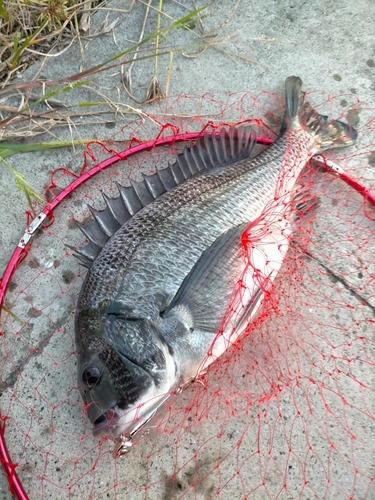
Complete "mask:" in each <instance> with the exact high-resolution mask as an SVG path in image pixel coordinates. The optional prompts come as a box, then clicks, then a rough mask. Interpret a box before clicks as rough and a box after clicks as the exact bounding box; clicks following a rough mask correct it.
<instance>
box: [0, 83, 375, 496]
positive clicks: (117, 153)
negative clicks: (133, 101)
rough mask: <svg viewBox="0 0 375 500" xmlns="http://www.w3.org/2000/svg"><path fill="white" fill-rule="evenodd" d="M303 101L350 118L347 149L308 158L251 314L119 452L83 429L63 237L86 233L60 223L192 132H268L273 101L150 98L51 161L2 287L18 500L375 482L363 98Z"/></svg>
mask: <svg viewBox="0 0 375 500" xmlns="http://www.w3.org/2000/svg"><path fill="white" fill-rule="evenodd" d="M309 99H310V100H312V101H313V103H314V104H315V105H316V106H315V107H316V109H317V110H318V111H319V112H320V113H322V114H326V115H329V116H330V117H332V118H339V119H344V120H345V119H346V120H348V121H349V122H350V124H352V125H353V126H355V127H356V128H357V129H358V143H357V145H356V146H355V147H354V148H351V149H343V150H341V151H337V150H336V151H333V152H330V153H329V154H327V155H324V157H325V158H326V159H330V160H332V161H334V162H335V163H336V164H337V165H339V166H340V168H341V169H342V170H343V172H344V173H342V174H341V175H340V174H338V173H333V172H332V171H327V168H325V167H324V160H321V162H320V165H318V164H316V163H315V164H313V163H312V164H311V165H308V166H307V167H306V168H305V170H304V172H303V174H302V176H301V179H300V181H299V184H298V191H299V193H300V198H299V199H298V198H297V200H296V201H293V203H296V204H297V205H296V208H297V214H299V216H298V218H297V221H296V223H295V225H296V229H295V231H294V233H293V235H292V236H291V241H290V247H289V250H288V252H287V254H286V256H285V260H284V262H283V265H282V267H281V270H280V272H279V274H278V275H277V278H276V280H275V282H274V285H273V287H272V288H271V289H270V290H267V293H266V296H265V300H264V302H263V305H262V307H261V310H260V313H259V315H258V316H257V317H256V319H255V320H254V321H252V322H251V324H250V325H249V327H248V328H247V330H246V332H245V333H244V334H243V335H242V337H241V338H240V339H239V340H238V341H237V342H236V343H235V344H234V345H232V346H230V347H229V349H228V351H227V352H226V353H225V354H223V356H222V357H220V358H219V359H218V360H217V361H216V362H215V363H214V364H212V365H211V366H210V368H209V370H208V372H207V373H206V374H205V375H204V376H203V377H202V378H201V383H198V382H196V383H193V384H191V385H190V386H189V387H187V388H186V389H185V390H184V391H183V392H182V393H181V394H177V395H174V396H173V397H171V398H170V399H169V400H168V401H167V402H166V403H165V405H164V406H163V407H162V408H160V410H159V411H158V413H157V415H156V416H155V417H154V418H153V419H152V420H151V421H150V423H149V425H148V427H147V428H145V429H143V430H142V431H140V432H139V433H138V434H137V437H136V439H135V442H134V446H133V447H132V449H131V451H130V453H129V454H128V455H126V456H123V457H119V458H114V457H113V447H114V443H113V442H112V441H110V440H104V441H98V440H97V439H96V438H94V437H93V436H92V434H91V423H90V422H89V421H88V419H87V417H86V416H85V412H84V405H83V402H82V400H81V397H80V394H79V392H78V389H77V382H76V370H77V366H76V364H77V363H76V354H75V343H74V311H75V306H76V301H77V296H78V293H79V290H80V288H81V286H82V283H83V279H84V276H85V273H86V270H85V268H84V267H82V266H81V265H80V264H79V263H78V262H77V260H76V259H75V258H74V257H73V256H72V253H73V251H72V250H71V249H70V248H69V247H68V246H67V245H70V246H72V247H76V246H79V245H81V244H83V242H84V238H83V236H82V233H81V232H80V231H79V230H78V228H77V227H76V225H75V223H74V219H78V220H79V221H84V220H88V218H89V216H90V213H89V211H88V209H87V204H90V205H92V206H94V207H95V208H99V209H101V208H104V201H103V198H102V194H101V193H102V192H104V193H106V194H107V195H109V196H117V187H116V182H119V183H120V184H126V183H127V181H128V180H129V178H133V179H135V180H137V179H138V180H139V178H140V177H139V175H140V172H141V171H142V172H144V173H150V172H152V171H153V170H154V169H155V166H156V165H158V166H162V165H165V166H167V165H168V162H172V161H173V158H174V155H175V154H176V153H177V152H179V151H181V150H182V147H183V146H184V144H185V143H186V140H188V139H189V138H192V137H195V136H194V135H191V136H190V135H188V134H193V133H197V132H198V133H200V132H202V130H204V129H206V130H209V131H215V130H216V129H217V127H219V126H221V125H222V124H238V123H242V122H246V123H249V122H252V123H253V124H254V127H255V128H256V130H257V135H258V136H259V137H263V138H264V139H265V140H263V143H267V142H270V141H271V140H273V139H275V138H276V137H277V134H276V131H277V130H278V128H279V127H280V123H281V117H282V112H283V109H282V100H281V99H280V98H279V96H277V95H275V94H269V93H265V92H258V93H256V92H251V93H250V92H249V93H236V94H234V95H231V96H229V97H228V96H223V95H215V94H209V95H205V96H203V97H186V96H183V97H181V96H180V97H178V98H176V99H169V100H168V102H167V103H166V102H165V101H160V102H158V103H156V104H153V105H152V106H150V107H149V108H148V109H147V110H146V111H145V112H144V113H142V114H140V115H139V116H138V117H137V118H136V119H135V120H134V121H132V122H131V123H129V124H128V125H127V126H126V127H124V129H123V130H122V131H121V133H120V134H118V135H117V136H116V137H115V138H114V140H112V141H110V142H107V143H106V144H91V145H89V147H88V148H87V150H86V153H85V156H84V161H82V157H80V158H78V159H77V158H75V159H74V160H72V162H71V163H70V164H68V165H66V166H64V167H63V168H60V169H58V170H57V171H56V172H55V173H54V174H53V176H52V179H51V181H50V182H49V184H48V189H47V201H48V202H49V203H50V205H49V206H48V207H47V209H45V210H44V213H45V214H47V216H46V218H45V219H44V221H43V224H42V225H40V226H39V227H38V228H37V229H35V230H33V228H32V229H31V231H33V236H32V238H31V239H30V241H26V242H25V243H26V246H25V248H24V249H22V248H20V247H19V248H18V249H17V250H16V252H15V254H14V256H13V258H12V260H11V261H10V263H9V266H8V268H7V270H6V272H5V274H4V277H3V280H2V288H1V291H2V293H3V294H5V300H4V305H5V307H6V309H3V310H2V314H1V338H0V344H1V351H0V367H1V379H2V380H1V385H0V390H1V397H0V411H1V434H2V441H1V449H0V453H1V460H2V463H3V467H4V469H5V471H6V473H7V475H8V478H9V487H10V489H11V491H12V492H14V493H15V495H16V496H17V497H18V498H22V499H24V498H30V499H41V498H42V499H51V498H74V499H78V498H79V499H81V498H82V499H94V498H95V499H99V498H100V499H102V498H103V499H104V498H117V499H123V498H131V499H138V498H139V499H143V498H150V499H151V498H152V499H155V498H158V499H171V498H176V499H177V498H180V499H182V498H183V499H209V498H222V499H224V498H225V499H226V498H236V499H237V498H238V499H240V498H248V499H250V498H251V499H258V498H259V499H264V498H270V499H276V498H278V499H290V498H301V499H312V498H319V499H322V498H327V499H341V498H342V499H359V498H361V499H370V498H373V497H374V496H375V485H374V479H375V470H374V468H375V459H374V456H375V436H374V427H375V422H374V420H375V394H374V373H375V339H374V328H375V285H374V283H375V280H374V275H375V264H374V263H375V208H374V206H373V205H372V203H373V202H374V198H373V197H371V192H372V193H374V189H375V170H374V165H375V149H374V148H375V140H374V137H375V131H374V123H373V118H372V117H373V110H372V109H369V108H367V107H366V106H365V105H364V104H363V103H360V102H358V100H357V99H356V98H355V97H354V96H340V97H336V98H332V97H328V98H327V96H322V95H320V94H317V93H313V94H311V95H310V96H309ZM119 141H120V142H119ZM121 141H122V142H121ZM127 141H129V142H127ZM145 141H148V142H147V143H146V145H145V144H144V142H145ZM163 141H164V143H165V145H164V146H163V145H160V144H162V143H163ZM261 142H262V141H261ZM121 151H122V152H121ZM126 151H127V152H126ZM322 165H323V166H322ZM328 170H329V169H328ZM94 173H95V175H94ZM71 183H73V184H71ZM67 186H70V187H69V188H68V190H66V189H65V188H67ZM371 202H372V203H371ZM301 207H302V208H301ZM36 225H38V224H36ZM15 230H16V228H15ZM25 239H26V240H27V239H28V237H27V235H26V237H25ZM21 261H22V262H21ZM249 262H250V261H249ZM13 271H14V272H13ZM12 273H13V274H12ZM10 278H11V279H10Z"/></svg>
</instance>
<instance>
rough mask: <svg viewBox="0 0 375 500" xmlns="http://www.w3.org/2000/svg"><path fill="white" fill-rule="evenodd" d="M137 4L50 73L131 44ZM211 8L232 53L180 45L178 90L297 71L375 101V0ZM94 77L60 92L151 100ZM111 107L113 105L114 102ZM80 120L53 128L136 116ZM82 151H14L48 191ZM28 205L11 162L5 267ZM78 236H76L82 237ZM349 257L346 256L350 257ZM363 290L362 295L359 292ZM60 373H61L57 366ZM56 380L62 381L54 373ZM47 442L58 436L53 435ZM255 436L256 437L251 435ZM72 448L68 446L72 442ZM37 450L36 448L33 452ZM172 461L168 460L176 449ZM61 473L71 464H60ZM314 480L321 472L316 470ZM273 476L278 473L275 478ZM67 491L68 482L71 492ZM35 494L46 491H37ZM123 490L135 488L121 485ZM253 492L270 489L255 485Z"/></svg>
mask: <svg viewBox="0 0 375 500" xmlns="http://www.w3.org/2000/svg"><path fill="white" fill-rule="evenodd" d="M204 4H205V2H199V3H198V6H200V5H204ZM184 5H185V7H186V8H187V10H185V9H184V8H182V7H181V6H180V5H179V4H177V3H171V4H170V5H165V11H166V12H167V13H168V14H169V15H171V16H173V17H174V18H179V17H182V16H183V15H185V14H186V13H187V12H188V11H189V10H192V9H193V8H194V7H193V2H190V1H189V2H185V3H184ZM128 6H129V2H126V1H123V2H121V1H120V2H119V1H111V2H110V3H109V4H108V8H109V10H103V11H100V12H98V13H97V14H95V15H94V17H93V19H92V26H91V31H92V32H94V31H95V30H96V29H99V27H100V26H102V23H103V22H104V21H105V19H107V21H106V22H107V24H110V23H112V22H114V21H115V20H116V19H117V18H118V19H119V21H118V23H117V24H116V26H115V27H114V29H113V31H112V32H111V33H110V34H108V35H105V36H101V37H99V38H96V39H93V40H90V41H88V42H87V41H84V40H83V42H82V44H83V47H84V50H83V53H84V58H82V51H81V47H80V45H79V44H78V43H76V44H73V45H72V47H71V48H70V49H69V50H68V51H67V52H66V53H65V54H63V55H62V56H60V57H59V58H56V59H50V60H48V62H47V63H46V64H44V65H43V67H42V69H41V72H40V76H41V75H42V76H43V77H44V78H53V79H57V78H62V77H64V76H67V75H71V74H74V73H75V72H78V71H79V70H80V69H81V68H89V67H92V66H94V65H95V64H97V63H98V62H99V61H102V60H105V59H106V58H109V57H111V56H112V55H113V54H115V53H117V52H119V51H121V50H123V49H124V48H126V47H128V46H129V44H130V41H131V40H135V39H137V37H138V34H139V31H140V27H141V25H142V21H143V14H144V6H143V5H142V4H141V3H136V4H135V6H134V7H133V10H132V11H131V12H130V13H122V12H120V11H119V10H121V9H126V8H127V7H128ZM111 7H114V10H110V8H111ZM116 9H117V10H116ZM208 14H209V15H208V16H207V17H205V18H204V19H203V25H204V27H205V30H206V31H207V32H208V33H209V32H213V33H215V30H217V28H218V27H219V26H221V25H222V24H223V23H224V22H225V20H226V19H227V18H228V16H229V21H228V23H227V24H226V26H225V28H224V30H223V31H222V32H221V33H220V35H219V39H220V40H222V41H223V44H222V45H220V48H222V49H223V50H225V51H227V53H225V52H220V51H218V50H216V49H215V48H214V47H213V48H209V49H207V50H206V51H204V52H203V53H201V54H199V56H198V57H196V58H193V59H190V58H184V57H183V56H181V55H178V54H176V55H175V56H174V59H173V66H172V74H171V81H170V87H169V95H171V96H173V95H179V94H190V95H203V94H205V93H206V92H222V93H223V94H226V93H231V92H236V91H241V90H251V89H264V90H266V91H268V92H280V93H281V92H282V91H283V83H284V80H285V78H286V77H287V76H289V75H292V74H295V75H299V76H300V77H301V78H302V80H303V82H304V88H307V89H313V90H319V91H321V92H322V93H323V95H333V96H337V95H342V101H343V104H344V101H345V99H348V98H347V97H346V95H347V94H355V95H357V96H358V98H359V99H360V100H361V102H363V103H367V104H368V107H372V109H374V108H375V67H374V60H375V42H374V30H373V20H374V19H375V3H374V2H373V1H372V0H357V1H356V2H352V0H342V1H341V2H337V1H335V0H318V1H317V2H297V1H291V0H290V1H289V0H288V1H287V0H285V1H277V0H265V1H263V2H255V1H253V0H247V1H245V0H242V1H240V2H237V1H233V0H229V1H225V2H224V1H219V0H217V1H214V2H213V3H212V5H211V6H210V8H209V11H208ZM154 25H155V13H154V12H152V13H151V14H150V23H149V30H150V31H151V26H154ZM152 29H153V28H152ZM168 42H170V43H171V44H179V45H181V44H192V43H196V41H195V40H194V38H193V37H192V36H191V35H189V33H188V32H186V30H175V31H174V32H171V33H170V34H168ZM229 51H231V52H234V53H236V54H238V55H240V56H243V57H245V58H247V59H251V60H252V61H254V62H253V63H247V62H245V61H244V60H243V59H240V58H236V57H231V56H230V55H229V54H228V52H229ZM168 63H169V59H168V57H164V58H162V57H161V58H160V60H159V71H158V75H159V78H160V81H161V85H162V87H164V85H165V82H166V79H167V76H166V75H167V67H168ZM40 66H41V63H40V62H39V63H36V64H35V65H33V66H32V67H30V68H29V69H28V70H27V72H26V73H25V74H24V75H22V80H27V79H29V78H31V77H32V76H33V75H34V74H35V73H36V72H37V71H39V69H40ZM151 76H152V61H145V62H142V63H136V64H135V66H134V70H133V92H134V94H135V95H136V96H137V97H138V98H139V99H142V97H143V96H144V95H145V92H146V89H147V85H148V82H149V80H150V77H151ZM91 87H92V88H93V90H90V89H87V88H77V89H75V90H74V91H73V92H71V93H69V94H65V95H64V94H63V95H62V96H61V97H60V96H59V99H60V100H62V101H63V102H65V103H66V104H72V103H79V102H82V101H96V100H99V95H98V93H99V92H100V93H102V94H104V95H105V96H107V97H108V98H110V99H112V100H114V101H119V102H122V103H127V104H129V105H130V106H133V107H134V106H135V107H136V108H138V107H141V106H140V105H139V104H134V101H131V100H130V99H129V98H128V96H127V95H126V93H125V92H124V90H123V88H122V85H121V77H120V70H119V68H114V69H113V70H111V71H109V72H104V73H101V74H99V75H97V77H96V78H95V81H94V82H92V84H91ZM41 109H42V110H45V109H46V108H44V107H43V106H41ZM106 109H107V110H108V108H106ZM349 118H350V120H351V123H352V124H353V126H356V122H358V120H359V125H360V126H363V125H364V123H362V122H361V120H363V113H362V114H361V113H359V114H358V113H357V114H355V113H354V114H353V113H352V114H351V115H350V116H349ZM77 120H78V121H80V122H82V124H81V125H79V126H72V127H70V128H69V127H61V128H58V129H55V130H54V131H53V134H54V137H55V138H58V139H60V140H68V139H69V138H71V137H73V138H85V137H92V138H97V139H104V138H108V137H109V136H111V135H112V134H113V133H114V132H116V131H117V130H120V129H121V127H122V126H124V125H125V124H126V123H128V121H129V117H128V116H126V115H123V116H122V115H121V114H119V113H118V114H114V113H108V112H107V113H105V114H103V115H101V116H100V117H99V118H98V120H97V121H98V122H97V123H95V124H90V123H89V121H90V120H89V119H86V121H85V118H82V119H78V118H77ZM50 139H51V135H50V134H45V135H44V136H41V137H38V140H40V141H42V140H50ZM75 155H78V157H80V155H81V150H80V149H79V148H78V149H77V150H76V151H72V149H71V148H65V149H61V150H56V151H47V152H34V153H29V154H24V155H18V156H14V157H11V158H10V160H9V161H10V163H11V164H12V165H14V167H15V168H17V170H18V171H19V172H21V173H22V174H23V175H24V176H25V177H26V179H27V180H29V181H30V183H31V184H32V185H33V187H34V188H35V189H36V190H37V191H39V192H43V189H44V186H45V184H46V183H47V182H48V180H49V177H50V174H51V173H52V171H54V170H55V169H56V168H58V167H60V166H62V165H65V164H66V163H67V162H68V161H69V160H70V158H72V157H73V156H75ZM77 203H82V200H77ZM26 209H27V204H26V201H25V198H24V197H23V195H22V194H21V193H20V192H19V191H18V190H17V189H16V188H15V186H14V185H13V179H12V176H11V174H10V172H8V171H7V170H4V169H3V170H2V175H1V178H0V240H1V248H0V273H2V271H3V270H4V269H5V266H6V264H7V262H8V261H9V258H10V256H11V254H12V252H13V250H14V248H15V246H16V245H17V243H18V242H19V240H20V238H21V236H22V234H23V232H24V228H25V215H24V213H25V210H26ZM70 234H71V235H73V239H74V238H75V237H76V236H74V234H75V231H74V230H72V231H71V233H70ZM74 243H75V242H72V243H71V244H72V245H74ZM57 254H59V255H63V253H62V251H61V249H60V250H58V249H52V250H51V255H48V256H44V255H43V258H45V260H46V262H47V261H48V259H49V260H51V259H54V258H56V255H57ZM35 255H39V254H38V252H37V251H35ZM46 262H43V263H41V262H39V261H38V262H37V263H36V265H37V266H40V268H42V267H43V266H46V265H47V264H46ZM343 265H344V266H345V263H344V264H343ZM58 272H60V273H62V274H61V275H59V276H60V277H61V279H63V274H64V273H65V274H64V276H65V278H66V281H68V282H69V275H68V274H66V273H69V272H72V269H71V268H70V265H69V263H67V264H66V265H65V264H64V260H62V266H61V267H60V269H59V270H58ZM73 272H75V270H73ZM65 285H66V287H67V288H69V286H70V283H65ZM50 286H51V287H53V286H54V284H53V283H52V282H51V284H50ZM76 286H77V283H76ZM78 288H79V287H78ZM51 289H52V288H51ZM355 294H357V295H358V297H360V296H361V295H360V294H359V293H357V292H355ZM37 295H38V290H37V289H36V290H33V291H32V292H31V291H30V296H32V297H33V298H35V297H37ZM358 297H354V298H357V299H358ZM35 300H36V299H35ZM365 300H369V299H368V297H365ZM370 305H371V307H372V308H373V307H374V306H373V305H372V304H370ZM26 307H27V309H28V310H29V309H30V307H31V306H30V304H28V303H27V301H25V302H24V304H23V305H22V307H20V309H19V311H18V310H17V311H16V314H17V313H18V312H19V314H20V315H23V314H24V312H25V308H26ZM59 307H61V308H63V309H64V311H66V312H67V313H66V314H67V315H65V316H64V321H66V318H67V317H68V314H69V311H70V309H71V308H72V307H73V306H72V304H71V303H70V302H69V300H68V299H66V302H63V303H62V305H60V306H59ZM30 315H31V317H32V323H33V328H32V329H31V330H32V331H30V338H33V335H35V336H36V337H35V338H36V339H37V338H38V335H40V331H43V328H44V329H45V325H44V326H43V324H44V323H43V322H44V321H45V318H44V317H43V315H42V316H39V317H38V316H37V315H35V311H34V313H33V311H30ZM30 315H29V316H30ZM50 317H51V324H52V323H53V324H56V322H58V321H59V318H60V321H62V322H63V320H62V319H61V318H62V316H61V312H60V311H59V310H56V311H52V312H51V313H50ZM343 321H344V319H343ZM38 332H39V333H38ZM69 335H71V334H69ZM39 339H40V337H39ZM59 341H60V339H57V338H53V339H52V344H54V343H55V344H57V343H58V342H59ZM69 342H70V345H69V346H68V347H66V346H65V347H64V349H66V355H67V356H68V354H69V352H70V350H71V349H74V345H73V341H72V339H71V337H69ZM54 347H56V346H53V345H52V346H50V347H49V349H48V352H52V348H54ZM9 349H10V350H11V352H14V355H15V357H16V358H17V359H18V357H17V355H18V354H19V359H20V360H21V359H23V358H22V349H21V348H20V347H18V346H17V345H14V346H11V347H9ZM17 352H18V354H17ZM32 361H33V362H32V363H30V369H29V371H28V372H27V373H28V376H29V377H32V376H33V372H32V368H33V366H34V364H35V363H36V362H40V363H42V366H44V365H43V363H47V361H46V359H44V358H43V359H41V360H39V361H38V360H37V359H36V358H33V360H32ZM46 366H47V365H46ZM10 376H11V372H9V373H5V374H4V375H3V377H4V378H5V379H6V377H10ZM51 379H53V375H52V376H51ZM54 383H59V381H58V380H57V381H56V380H54ZM73 383H74V380H73V379H72V380H70V379H69V377H68V380H67V382H66V386H67V390H68V387H69V384H73ZM351 389H353V388H350V387H349V388H348V391H349V390H351ZM25 390H26V389H25ZM52 390H53V384H52V381H51V391H52ZM373 414H374V412H373ZM56 418H60V419H61V422H62V421H63V420H64V421H65V420H67V421H68V422H69V414H68V416H66V415H64V414H63V412H62V411H61V414H60V413H59V414H58V415H57V416H56ZM72 418H73V417H72ZM22 419H27V415H23V414H20V421H22ZM232 430H233V429H232ZM233 432H235V430H233ZM228 439H229V438H228ZM317 439H318V438H317ZM46 442H47V443H48V439H47V440H46ZM250 446H251V442H250V441H249V447H250ZM316 446H322V448H323V447H324V444H323V443H319V442H318V443H317V444H316ZM66 453H67V456H68V451H67V452H66ZM249 453H250V452H249ZM32 460H33V459H32V458H31V457H30V462H31V461H32ZM363 460H367V457H365V456H364V459H363ZM30 467H31V465H30ZM33 467H35V469H33V470H35V471H36V473H38V474H40V473H41V472H40V471H39V470H38V467H37V465H35V466H33ZM314 467H316V477H315V481H316V482H317V483H319V474H321V470H320V469H319V466H313V465H312V466H311V470H312V471H314V470H315V469H314ZM164 468H165V469H166V470H167V459H166V462H165V465H164ZM201 468H202V474H203V472H204V470H205V469H204V464H202V465H201ZM58 473H61V472H59V471H58ZM335 474H336V473H335ZM337 475H338V476H339V475H340V471H338V472H337ZM130 476H131V474H130ZM130 480H131V479H129V481H130ZM311 480H312V481H314V479H311ZM170 481H172V480H170ZM270 481H272V478H271V479H270ZM295 481H296V482H298V477H296V478H295ZM172 483H173V484H172ZM172 483H171V484H169V483H168V484H167V483H166V486H165V488H166V489H165V491H164V493H163V492H162V491H160V493H159V496H157V497H154V498H171V496H166V495H172V493H171V492H173V491H176V488H178V486H176V485H175V484H174V482H173V481H172ZM26 484H27V483H26ZM27 485H28V484H27ZM206 486H207V485H206ZM0 487H1V490H0V495H2V497H0V498H4V499H7V498H10V496H9V494H8V493H7V491H8V483H7V481H6V480H5V478H3V479H2V481H1V483H0ZM202 488H203V486H202ZM77 491H79V493H77V494H76V495H77V496H75V497H74V498H82V499H84V498H86V497H85V496H84V495H85V494H84V491H85V490H84V487H83V488H82V489H79V490H77ZM212 491H213V490H211V489H210V488H209V485H208V486H207V488H203V489H202V491H199V492H198V493H197V494H199V495H201V496H199V498H205V497H204V495H205V494H213V493H212ZM168 492H169V493H168ZM207 492H211V493H207ZM64 494H65V491H64V493H63V494H62V495H64ZM372 494H374V495H375V493H374V491H372ZM163 495H164V496H163ZM234 495H235V494H234ZM238 495H239V496H237V497H236V496H233V498H242V497H241V493H238ZM370 497H371V492H369V497H368V498H370ZM31 498H39V497H38V496H32V495H31ZM46 498H57V496H56V497H52V496H50V497H47V496H46ZM100 498H102V497H100ZM118 498H125V497H122V496H120V495H119V496H118ZM186 498H191V497H186ZM251 498H254V499H255V498H261V497H257V496H256V495H255V496H253V497H251ZM283 498H284V497H283ZM285 498H286V497H285ZM302 498H308V496H302ZM337 498H339V496H337ZM342 498H343V497H342ZM358 498H359V497H358Z"/></svg>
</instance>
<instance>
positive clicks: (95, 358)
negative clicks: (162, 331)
mask: <svg viewBox="0 0 375 500" xmlns="http://www.w3.org/2000/svg"><path fill="white" fill-rule="evenodd" d="M107 326H108V325H107ZM117 326H118V325H117ZM122 326H123V330H122V333H123V334H124V337H126V335H125V332H124V330H125V329H126V330H129V331H127V332H126V333H127V334H128V337H130V338H133V336H134V335H135V333H136V332H137V334H142V337H143V343H142V342H141V341H139V342H138V343H137V345H138V346H139V345H141V346H142V347H143V350H142V351H140V349H137V351H136V352H135V349H133V350H131V349H130V346H129V345H128V346H127V347H128V349H125V348H124V347H125V346H124V344H123V343H121V341H120V339H117V340H118V341H117V342H116V341H115V339H112V340H111V341H108V339H107V340H106V339H104V338H98V337H95V338H93V339H91V341H90V343H89V345H86V346H85V349H84V350H82V351H80V352H79V356H78V359H79V366H78V387H79V390H80V393H81V395H82V399H83V401H84V403H85V406H86V413H87V416H88V418H89V419H90V421H91V422H92V424H93V434H94V435H95V436H96V437H101V436H107V437H110V438H117V437H118V436H120V435H131V434H132V433H133V431H134V429H135V428H137V427H139V425H140V422H142V421H146V420H148V419H149V418H150V416H151V415H152V414H153V413H154V411H155V408H156V407H158V406H159V405H160V402H161V401H162V400H163V399H165V397H166V396H167V395H168V394H169V392H170V390H171V388H172V387H173V386H174V385H175V364H174V361H173V359H172V358H171V355H170V353H168V349H167V348H166V347H165V346H164V345H163V344H162V343H159V344H158V345H156V343H151V342H150V345H148V344H147V342H146V341H145V339H146V338H147V333H148V334H149V333H150V327H149V325H147V322H144V323H141V325H139V324H134V323H132V324H130V325H129V324H127V322H123V325H122ZM124 337H122V338H124ZM151 344H152V345H151ZM136 353H137V354H138V356H136Z"/></svg>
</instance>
